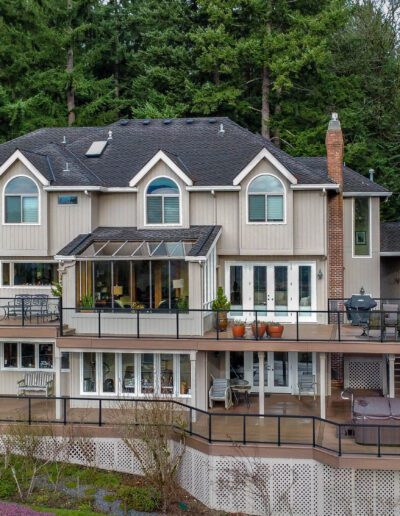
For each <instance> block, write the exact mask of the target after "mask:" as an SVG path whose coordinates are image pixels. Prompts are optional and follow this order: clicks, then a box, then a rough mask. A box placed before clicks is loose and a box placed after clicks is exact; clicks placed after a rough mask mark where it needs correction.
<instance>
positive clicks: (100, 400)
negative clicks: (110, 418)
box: [99, 398, 103, 426]
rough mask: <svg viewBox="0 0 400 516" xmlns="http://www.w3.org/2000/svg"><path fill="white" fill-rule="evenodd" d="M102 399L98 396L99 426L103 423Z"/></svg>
mask: <svg viewBox="0 0 400 516" xmlns="http://www.w3.org/2000/svg"><path fill="white" fill-rule="evenodd" d="M101 402H102V399H101V398H100V399H99V426H101V425H102V424H103V423H102V419H103V418H102V404H101Z"/></svg>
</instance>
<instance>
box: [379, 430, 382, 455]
mask: <svg viewBox="0 0 400 516" xmlns="http://www.w3.org/2000/svg"><path fill="white" fill-rule="evenodd" d="M378 457H382V453H381V426H380V425H379V426H378Z"/></svg>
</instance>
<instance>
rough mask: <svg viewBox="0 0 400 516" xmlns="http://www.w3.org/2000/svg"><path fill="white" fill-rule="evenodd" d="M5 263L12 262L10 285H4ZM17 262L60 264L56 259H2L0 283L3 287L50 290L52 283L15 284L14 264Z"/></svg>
mask: <svg viewBox="0 0 400 516" xmlns="http://www.w3.org/2000/svg"><path fill="white" fill-rule="evenodd" d="M5 263H9V264H10V284H9V285H3V265H4V264H5ZM16 263H54V264H56V265H58V262H57V261H56V260H40V261H32V260H13V261H11V260H2V261H1V277H0V285H1V287H3V288H11V289H16V290H21V289H34V290H37V289H39V290H49V289H51V288H52V284H51V283H50V285H14V274H15V272H14V264H16Z"/></svg>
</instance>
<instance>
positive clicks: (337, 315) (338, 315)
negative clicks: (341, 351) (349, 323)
mask: <svg viewBox="0 0 400 516" xmlns="http://www.w3.org/2000/svg"><path fill="white" fill-rule="evenodd" d="M336 317H337V324H338V341H339V342H340V341H341V335H340V312H336Z"/></svg>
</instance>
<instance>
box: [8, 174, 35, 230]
mask: <svg viewBox="0 0 400 516" xmlns="http://www.w3.org/2000/svg"><path fill="white" fill-rule="evenodd" d="M17 177H26V178H27V179H30V180H31V181H32V182H33V183H34V184H35V185H36V188H37V199H38V221H37V222H6V196H9V195H10V196H11V195H12V194H6V188H7V185H8V183H10V182H11V181H13V180H14V179H16V178H17ZM18 195H19V196H21V197H23V196H24V195H23V194H15V195H14V197H15V196H18ZM26 197H33V194H30V195H27V196H26ZM2 200H3V219H2V224H3V226H18V227H19V226H40V225H41V215H42V213H41V211H42V210H41V204H42V203H41V200H42V199H41V194H40V188H39V185H38V184H37V182H36V181H35V180H34V179H33V178H32V177H29V176H27V175H25V174H19V175H17V176H13V177H10V179H9V180H8V181H7V182H6V184H5V185H4V186H3V192H2Z"/></svg>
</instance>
